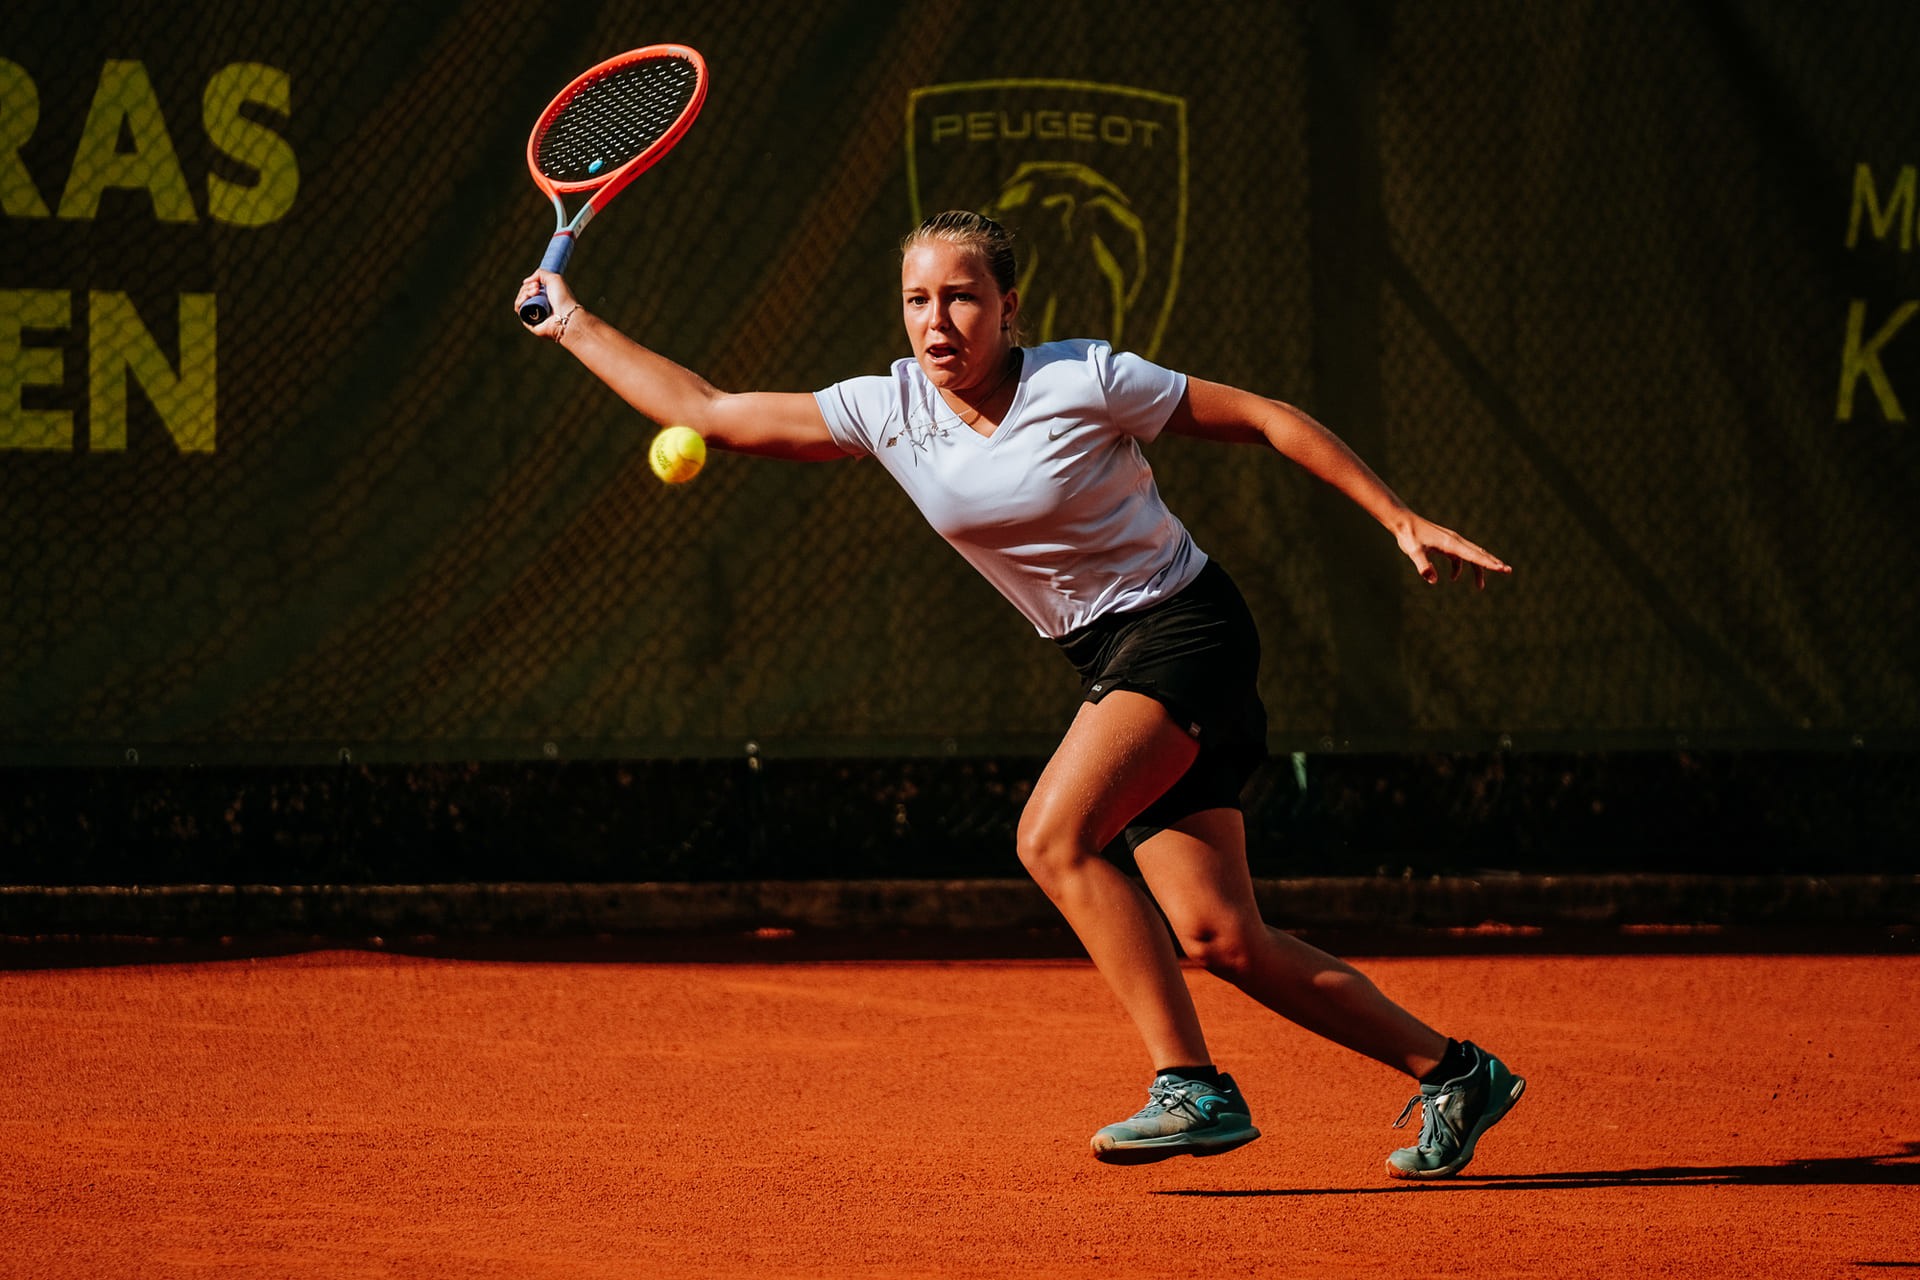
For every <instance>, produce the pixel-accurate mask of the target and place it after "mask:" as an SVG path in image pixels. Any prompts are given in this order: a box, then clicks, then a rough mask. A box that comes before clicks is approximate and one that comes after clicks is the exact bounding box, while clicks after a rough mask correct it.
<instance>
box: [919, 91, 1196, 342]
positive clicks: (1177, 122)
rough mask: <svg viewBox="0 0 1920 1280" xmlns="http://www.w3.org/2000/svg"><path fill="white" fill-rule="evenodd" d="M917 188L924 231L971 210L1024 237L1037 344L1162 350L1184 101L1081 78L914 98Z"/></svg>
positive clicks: (1029, 317) (1183, 209)
mask: <svg viewBox="0 0 1920 1280" xmlns="http://www.w3.org/2000/svg"><path fill="white" fill-rule="evenodd" d="M907 184H908V186H909V188H910V189H911V196H912V200H913V220H914V222H916V223H918V222H919V221H920V220H921V219H922V218H924V217H926V216H927V215H928V214H931V213H938V212H939V211H940V210H942V209H973V210H976V211H978V212H980V213H984V214H987V215H988V216H990V217H993V218H996V219H998V220H999V221H1001V222H1003V223H1005V224H1006V225H1007V227H1008V228H1010V229H1011V230H1012V231H1013V233H1014V247H1015V249H1016V250H1017V251H1018V254H1019V259H1020V279H1019V289H1020V314H1021V317H1022V320H1023V321H1024V327H1025V329H1026V331H1027V337H1028V341H1034V342H1047V341H1051V340H1052V339H1054V338H1105V339H1106V340H1107V341H1109V342H1111V343H1113V345H1114V346H1116V347H1124V348H1126V349H1127V350H1130V351H1135V352H1138V353H1139V354H1140V355H1143V356H1145V357H1147V358H1148V359H1152V358H1153V357H1154V356H1155V355H1156V354H1157V353H1158V351H1159V347H1160V340H1161V338H1162V337H1163V336H1165V334H1166V328H1167V319H1168V317H1169V316H1170V315H1172V313H1173V298H1174V293H1175V292H1176V291H1177V289H1178V288H1179V284H1180V256H1181V251H1182V249H1183V248H1184V246H1185V243H1186V234H1187V103H1186V99H1184V98H1175V97H1171V96H1169V95H1167V94H1164V93H1152V92H1149V91H1147V90H1145V89H1128V88H1123V87H1121V86H1117V85H1105V84H1086V83H1082V82H1080V81H1075V80H979V81H974V82H972V83H968V84H943V85H932V86H929V87H927V88H923V89H915V90H914V91H913V92H912V93H911V94H909V95H908V97H907Z"/></svg>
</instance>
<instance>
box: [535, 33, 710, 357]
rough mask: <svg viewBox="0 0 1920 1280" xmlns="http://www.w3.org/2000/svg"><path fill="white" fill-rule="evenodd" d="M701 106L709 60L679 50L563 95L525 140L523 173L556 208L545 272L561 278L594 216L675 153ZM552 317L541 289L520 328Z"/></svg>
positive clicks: (616, 62)
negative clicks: (574, 203)
mask: <svg viewBox="0 0 1920 1280" xmlns="http://www.w3.org/2000/svg"><path fill="white" fill-rule="evenodd" d="M706 100H707V64H706V60H705V59H703V58H702V57H701V56H700V55H699V54H698V53H695V52H694V51H693V50H692V49H689V48H687V47H686V46H685V45H678V44H654V45H648V46H647V47H646V48H644V49H635V50H633V51H631V52H629V53H623V54H621V55H619V56H618V57H614V58H608V59H607V60H606V61H605V62H603V63H601V64H600V65H599V66H597V67H594V68H593V69H592V70H590V71H587V72H585V73H584V74H582V75H580V76H578V77H576V78H575V79H574V81H573V83H572V84H569V85H568V86H567V87H566V88H564V89H562V90H561V91H560V93H559V96H558V97H556V98H554V100H553V101H552V102H551V103H549V104H548V105H547V109H546V110H545V111H544V112H542V113H541V114H540V121H539V123H537V124H535V125H534V126H533V133H532V134H531V135H530V136H529V137H528V138H527V168H528V169H529V170H531V171H532V173H533V180H534V182H535V183H536V184H538V186H539V187H540V189H541V190H542V191H544V192H546V193H547V195H548V197H549V198H550V199H552V201H553V215H554V232H553V239H551V240H549V241H548V242H547V253H546V256H545V257H543V258H542V259H541V260H540V266H541V268H542V269H543V270H546V271H551V272H553V273H555V274H556V275H558V274H561V273H563V272H565V271H566V269H567V260H568V259H569V258H571V257H572V256H573V246H574V241H575V240H576V239H578V237H579V235H580V233H581V232H582V231H584V230H585V229H586V226H587V224H588V223H589V222H591V221H593V218H594V215H595V214H597V213H599V212H600V210H602V209H604V208H606V206H607V202H608V201H610V200H612V199H613V198H614V197H615V196H617V195H619V194H620V192H621V191H622V190H623V189H624V188H625V187H626V185H627V184H628V183H629V182H632V181H633V180H634V179H635V178H637V177H639V176H640V175H641V174H642V173H644V172H645V171H646V170H648V169H650V168H652V167H653V163H654V161H656V160H658V159H659V158H660V157H661V156H664V155H665V154H667V152H669V151H671V150H672V149H673V144H674V143H676V142H678V141H680V139H681V137H682V136H684V135H685V134H686V132H687V129H688V128H689V127H690V126H691V125H692V124H693V118H694V117H695V116H697V115H699V114H700V104H701V103H703V102H705V101H706ZM582 191H587V192H591V193H592V194H591V195H589V196H588V197H587V202H586V204H584V205H582V206H581V208H580V212H578V213H576V214H574V215H573V218H572V220H571V221H569V220H568V218H567V207H566V205H565V204H564V203H563V202H562V200H561V197H562V196H565V195H575V194H578V193H580V192H582ZM552 314H553V307H552V306H551V305H550V304H549V303H548V301H547V294H546V290H545V289H540V290H537V291H536V292H535V293H534V294H533V296H531V297H529V298H528V299H527V300H526V301H525V302H523V303H521V304H520V321H521V323H523V324H526V325H529V326H531V325H537V324H539V323H540V322H541V321H543V320H545V319H546V318H547V317H548V316H550V315H552Z"/></svg>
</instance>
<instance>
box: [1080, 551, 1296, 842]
mask: <svg viewBox="0 0 1920 1280" xmlns="http://www.w3.org/2000/svg"><path fill="white" fill-rule="evenodd" d="M1057 643H1058V644H1059V646H1060V648H1061V651H1062V652H1063V653H1065V654H1066V655H1067V660H1068V661H1069V662H1071V663H1073V665H1074V668H1075V669H1076V670H1078V671H1079V673H1080V681H1081V686H1080V687H1081V695H1082V697H1083V698H1084V699H1085V700H1086V701H1088V702H1098V701H1100V699H1102V698H1104V697H1106V696H1107V695H1108V694H1109V693H1112V692H1113V691H1114V690H1115V689H1130V690H1132V691H1133V692H1135V693H1142V694H1145V695H1146V696H1148V697H1150V698H1152V699H1154V700H1155V701H1157V702H1159V703H1160V704H1161V705H1163V706H1164V707H1166V708H1167V710H1168V712H1169V713H1171V714H1172V716H1173V718H1174V719H1175V720H1176V721H1177V722H1179V723H1180V724H1181V725H1182V726H1183V727H1184V728H1186V730H1187V732H1188V733H1190V734H1192V735H1193V737H1194V738H1195V739H1197V740H1198V741H1199V743H1200V754H1199V756H1198V757H1197V758H1196V759H1195V760H1194V762H1193V764H1192V766H1191V767H1190V768H1188V770H1187V771H1186V773H1184V774H1182V775H1181V776H1180V778H1179V780H1178V781H1176V782H1175V783H1174V784H1173V785H1172V786H1171V787H1169V788H1168V789H1167V790H1166V792H1165V794H1163V795H1162V796H1161V797H1160V798H1159V799H1158V800H1155V801H1154V802H1153V803H1152V804H1150V805H1148V806H1147V807H1146V809H1144V810H1143V811H1142V812H1141V813H1140V814H1139V815H1138V816H1137V817H1136V818H1135V819H1134V820H1133V821H1132V822H1131V823H1129V824H1128V826H1127V828H1126V831H1125V832H1124V833H1123V838H1124V839H1125V840H1126V842H1127V847H1128V848H1129V849H1137V848H1139V846H1140V844H1141V842H1142V841H1144V840H1146V839H1147V838H1148V837H1150V836H1153V835H1155V834H1157V833H1159V832H1161V831H1164V830H1165V829H1166V828H1167V827H1168V826H1170V825H1172V824H1173V823H1175V822H1177V821H1179V820H1180V819H1181V818H1185V817H1188V816H1190V815H1192V814H1196V813H1199V812H1201V811H1203V810H1206V809H1238V808H1240V791H1241V789H1242V788H1243V787H1245V786H1246V784H1247V780H1248V779H1249V778H1251V777H1252V776H1253V773H1254V770H1256V769H1258V768H1259V767H1260V764H1261V762H1262V761H1264V760H1265V759H1266V758H1267V709H1266V706H1265V705H1264V704H1263V703H1262V702H1261V701H1260V692H1259V689H1258V687H1257V683H1258V677H1259V673H1260V635H1259V632H1258V631H1257V630H1256V629H1255V627H1254V624H1253V615H1252V614H1251V613H1250V612H1249V611H1248V609H1247V602H1246V601H1245V599H1243V598H1242V597H1241V595H1240V589H1239V588H1238V587H1236V586H1235V585H1234V583H1233V579H1232V578H1230V577H1228V576H1227V571H1226V570H1225V569H1222V568H1221V567H1220V566H1219V564H1218V563H1217V562H1215V561H1212V560H1209V561H1207V564H1206V567H1205V568H1203V569H1202V570H1200V573H1199V576H1198V577H1196V578H1194V580H1193V581H1192V582H1190V583H1188V584H1187V585H1186V586H1185V587H1183V588H1182V589H1181V590H1180V591H1179V592H1178V593H1177V594H1175V595H1172V596H1169V597H1168V598H1167V599H1165V600H1161V601H1158V602H1157V603H1154V604H1151V605H1148V606H1147V607H1146V608H1144V609H1139V610H1135V611H1133V612H1129V613H1116V614H1108V615H1107V616H1106V617H1104V618H1096V619H1094V620H1093V621H1092V622H1090V623H1088V624H1087V625H1086V626H1084V627H1080V628H1078V629H1077V630H1075V631H1072V632H1069V633H1068V634H1067V635H1065V636H1062V637H1061V638H1060V639H1059V640H1058V641H1057Z"/></svg>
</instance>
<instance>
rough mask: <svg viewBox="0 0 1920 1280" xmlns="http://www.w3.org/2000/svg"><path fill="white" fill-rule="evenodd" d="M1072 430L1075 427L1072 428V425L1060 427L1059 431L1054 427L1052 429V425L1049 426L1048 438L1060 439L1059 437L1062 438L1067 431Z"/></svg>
mask: <svg viewBox="0 0 1920 1280" xmlns="http://www.w3.org/2000/svg"><path fill="white" fill-rule="evenodd" d="M1071 430H1073V428H1072V427H1062V428H1060V429H1059V430H1058V431H1055V430H1053V429H1052V428H1051V427H1049V428H1048V429H1047V439H1049V440H1058V439H1059V438H1060V437H1061V436H1063V435H1065V434H1067V432H1069V431H1071Z"/></svg>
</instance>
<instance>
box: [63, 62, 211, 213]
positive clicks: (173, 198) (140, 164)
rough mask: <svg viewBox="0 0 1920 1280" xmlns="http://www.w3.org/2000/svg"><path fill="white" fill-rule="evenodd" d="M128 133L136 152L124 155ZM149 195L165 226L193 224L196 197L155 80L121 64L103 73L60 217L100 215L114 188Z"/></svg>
mask: <svg viewBox="0 0 1920 1280" xmlns="http://www.w3.org/2000/svg"><path fill="white" fill-rule="evenodd" d="M123 129H124V130H125V131H126V133H127V135H128V136H129V138H130V139H131V140H132V142H133V150H132V151H121V150H120V149H119V147H120V134H121V131H122V130H123ZM115 187H118V188H125V189H127V190H136V191H137V190H144V191H146V193H147V195H148V197H149V198H150V199H151V200H152V201H153V212H154V216H155V217H157V218H159V219H160V221H162V222H192V221H193V220H194V210H193V193H192V192H191V191H189V190H188V189H187V175H186V174H185V173H183V172H182V171H181V169H180V158H179V157H178V156H177V155H176V154H175V153H174V150H173V139H172V138H171V137H169V136H168V134H167V122H166V120H165V119H164V118H162V116H161V114H160V102H159V100H158V99H157V98H156V97H155V96H154V93H153V81H151V80H149V79H148V78H147V69H146V68H145V67H144V66H142V65H141V64H140V63H138V62H128V61H121V60H115V61H111V62H108V63H107V64H106V65H105V66H104V67H102V68H101V69H100V84H99V86H98V87H97V88H96V89H95V91H94V95H93V107H92V109H91V110H89V111H88V112H87V123H86V128H85V129H84V130H83V131H82V132H81V135H80V145H79V148H78V149H77V151H76V153H75V155H74V157H73V172H72V173H70V174H68V175H67V189H66V192H65V194H63V195H62V196H61V197H60V216H61V217H62V218H73V219H78V220H82V221H84V220H87V219H90V218H93V217H94V216H95V215H96V214H98V213H99V211H100V196H101V194H102V193H104V192H105V191H107V190H108V189H110V188H115Z"/></svg>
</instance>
